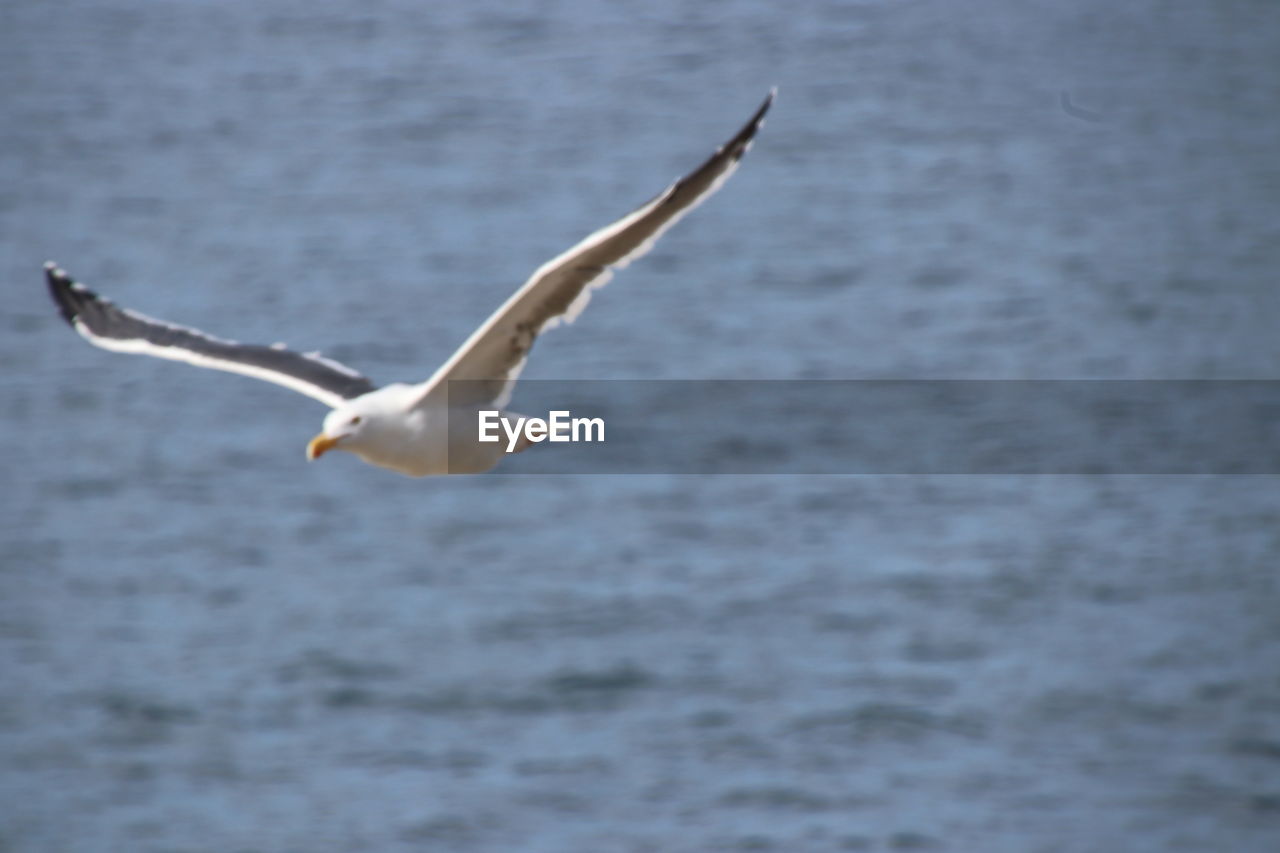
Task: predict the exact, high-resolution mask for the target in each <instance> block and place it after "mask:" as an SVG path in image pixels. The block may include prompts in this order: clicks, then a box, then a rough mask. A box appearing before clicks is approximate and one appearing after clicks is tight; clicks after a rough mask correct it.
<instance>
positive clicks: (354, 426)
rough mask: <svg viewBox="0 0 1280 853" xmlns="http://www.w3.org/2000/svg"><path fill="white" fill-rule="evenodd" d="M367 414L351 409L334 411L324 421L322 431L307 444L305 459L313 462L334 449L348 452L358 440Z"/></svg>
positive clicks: (366, 419)
mask: <svg viewBox="0 0 1280 853" xmlns="http://www.w3.org/2000/svg"><path fill="white" fill-rule="evenodd" d="M368 419H369V416H368V414H366V413H364V412H361V411H358V410H356V409H354V408H351V407H343V408H341V409H334V410H333V411H332V412H330V413H329V414H328V415H327V416H326V417H325V419H324V429H323V430H322V431H321V432H320V434H319V435H317V436H316V437H315V438H313V439H311V441H310V442H309V443H308V444H307V459H308V460H310V461H314V460H316V459H319V458H320V457H321V456H323V455H324V454H326V453H328V452H329V451H330V450H333V449H334V448H335V447H337V448H340V449H343V450H348V449H350V448H351V445H352V444H353V443H354V442H356V441H358V440H359V436H360V434H361V432H362V431H363V430H364V428H365V424H366V423H367V422H368Z"/></svg>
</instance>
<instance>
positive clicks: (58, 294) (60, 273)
mask: <svg viewBox="0 0 1280 853" xmlns="http://www.w3.org/2000/svg"><path fill="white" fill-rule="evenodd" d="M44 276H45V280H46V281H47V282H48V284H49V295H50V296H52V297H53V302H54V304H55V305H57V306H58V312H59V313H60V314H61V315H62V319H64V320H66V321H67V323H69V324H70V325H73V326H74V325H75V321H76V316H77V315H78V314H79V313H80V308H81V301H82V300H81V299H79V298H77V297H78V296H80V295H81V294H85V295H88V297H89V298H93V294H91V293H89V291H87V290H85V289H84V288H83V287H81V286H80V285H77V284H76V283H75V281H73V280H72V278H71V276H69V275H67V271H66V270H64V269H62V268H61V267H59V266H58V265H57V264H55V263H54V262H53V261H45V264H44Z"/></svg>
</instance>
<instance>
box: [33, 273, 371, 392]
mask: <svg viewBox="0 0 1280 853" xmlns="http://www.w3.org/2000/svg"><path fill="white" fill-rule="evenodd" d="M45 278H46V280H47V281H48V284H49V293H50V295H51V296H52V297H53V301H54V302H55V303H56V304H57V306H58V310H59V311H60V312H61V313H62V318H63V319H64V320H66V321H67V323H68V324H70V326H71V327H72V328H73V329H75V330H76V331H77V332H79V333H80V336H81V337H83V338H84V339H85V340H87V341H89V343H91V344H94V345H95V346H99V347H102V348H103V349H108V350H112V351H114V352H129V353H138V354H141V355H151V356H155V357H157V358H167V359H170V360H172V361H183V362H186V363H187V364H193V365H195V366H197V367H208V368H212V369H214V370H225V371H229V372H231V373H239V374H241V375H243V376H251V377H253V378H254V379H262V380H264V381H267V382H274V383H275V384H277V385H283V386H284V387H285V388H290V389H292V390H294V391H297V392H299V393H301V394H306V395H307V396H308V397H312V398H314V399H316V400H319V401H320V402H322V403H324V404H325V405H327V406H330V407H333V408H336V407H338V406H340V405H342V403H343V401H344V400H350V399H352V398H353V397H359V396H361V395H362V394H367V393H368V392H370V391H373V390H374V385H373V383H372V382H370V381H369V380H368V379H367V378H365V377H364V376H362V375H360V374H359V373H357V372H356V371H354V370H352V369H351V368H349V367H347V366H346V365H343V364H339V363H338V362H336V361H334V360H332V359H329V358H325V357H324V356H322V355H320V354H319V353H306V354H303V353H299V352H294V351H292V350H289V349H285V347H284V345H283V344H273V345H271V346H259V345H257V344H241V343H237V342H235V341H228V340H224V339H222V338H215V337H214V336H212V335H208V334H205V333H204V332H201V331H199V330H198V329H192V328H189V327H187V326H179V325H176V324H174V323H167V322H165V321H164V320H157V319H155V318H154V317H148V316H147V315H145V314H140V313H138V312H137V311H130V310H127V309H124V308H120V307H118V306H116V305H115V304H114V303H113V302H111V301H110V300H107V299H104V298H102V297H101V296H99V295H98V294H96V293H94V292H93V291H92V290H89V288H87V287H85V286H84V285H82V284H79V283H77V282H75V281H73V280H72V279H71V277H70V276H68V275H67V274H66V273H65V272H64V271H63V270H61V269H59V268H58V267H57V265H56V264H54V263H52V262H50V263H47V264H45Z"/></svg>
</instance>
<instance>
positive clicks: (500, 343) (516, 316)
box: [418, 89, 777, 408]
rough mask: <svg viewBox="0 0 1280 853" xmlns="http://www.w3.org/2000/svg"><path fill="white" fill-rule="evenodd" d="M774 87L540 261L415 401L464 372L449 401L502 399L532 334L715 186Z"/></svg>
mask: <svg viewBox="0 0 1280 853" xmlns="http://www.w3.org/2000/svg"><path fill="white" fill-rule="evenodd" d="M776 93H777V89H773V90H771V91H770V92H769V95H768V97H766V98H765V100H764V103H763V104H761V105H760V108H759V109H758V110H756V113H755V115H753V116H752V117H751V119H750V120H749V121H748V122H747V123H746V124H745V125H744V126H743V128H742V129H741V130H740V131H738V133H737V135H736V136H734V137H733V138H732V139H730V140H729V141H728V142H726V143H725V144H724V145H722V146H720V148H719V149H717V150H716V152H715V153H714V154H712V155H711V157H710V158H709V159H708V160H707V161H706V162H705V163H703V164H702V165H701V166H699V167H698V168H697V169H695V170H694V171H692V172H690V173H689V174H688V175H685V176H684V177H683V178H680V179H679V180H677V181H676V182H675V183H674V184H672V185H671V186H669V187H667V188H666V189H665V190H663V191H662V192H661V193H659V194H658V196H657V197H656V198H654V199H653V200H652V201H649V202H648V203H647V204H644V205H642V206H641V207H640V208H639V209H637V210H635V211H633V212H631V213H629V214H627V215H626V216H624V217H623V218H622V219H619V220H618V221H617V222H614V223H613V224H611V225H608V226H606V227H604V228H601V229H600V230H599V231H596V232H595V233H594V234H592V235H590V236H589V237H587V238H586V239H585V240H583V241H582V242H580V243H578V245H576V246H574V247H573V248H571V249H569V250H568V251H567V252H564V253H563V254H561V255H558V256H557V257H555V258H553V259H551V260H550V261H548V262H547V263H545V264H543V265H542V266H540V267H539V268H538V269H537V271H536V272H534V274H533V276H532V277H531V278H530V279H529V280H528V281H527V282H525V284H524V286H523V287H521V288H520V289H519V290H518V291H516V293H515V294H514V295H513V296H512V297H511V298H510V299H508V300H507V301H506V302H505V303H504V304H503V305H502V307H501V308H499V309H498V310H497V311H496V312H495V313H494V314H493V316H491V317H490V318H489V319H488V320H487V321H485V323H484V325H482V326H481V327H480V328H479V329H477V330H476V331H475V333H474V334H472V335H471V337H470V338H468V339H467V341H466V343H464V344H463V345H462V346H461V348H459V349H458V351H457V352H455V353H454V354H453V356H452V357H450V359H449V360H448V361H447V362H445V364H444V365H443V366H442V367H441V368H440V369H439V370H437V371H436V372H435V374H434V375H433V376H432V377H431V378H430V379H428V380H427V381H426V382H424V383H423V384H422V385H420V386H419V388H420V389H421V392H420V395H419V397H418V402H419V403H421V402H422V401H424V400H425V399H426V398H427V396H428V395H430V394H431V393H432V392H433V391H435V390H436V389H438V388H442V387H443V383H445V382H448V381H449V380H459V379H466V380H483V381H472V382H467V383H465V385H461V386H455V387H453V388H450V389H449V403H450V405H485V404H491V405H493V406H495V407H499V408H500V407H502V406H504V405H506V403H507V401H508V400H509V398H510V396H511V390H512V387H513V386H514V385H515V381H516V379H517V378H518V377H519V375H520V370H521V368H523V367H524V362H525V359H526V358H527V357H528V355H529V350H530V349H531V348H532V347H533V342H534V340H535V339H536V338H537V337H538V335H539V334H541V333H542V332H543V331H545V330H546V329H550V328H553V327H555V326H557V325H559V324H560V323H561V322H565V323H572V322H573V320H574V319H575V318H576V317H577V316H578V314H579V313H581V312H582V309H583V308H585V307H586V305H587V302H588V301H589V300H590V298H591V291H592V290H595V289H597V288H600V287H603V286H604V285H605V284H606V283H607V282H608V281H609V279H610V278H611V277H612V276H613V271H614V270H617V269H622V268H623V267H625V266H626V265H627V264H629V263H630V262H631V261H633V260H635V259H636V258H638V257H640V256H641V255H643V254H644V253H645V252H647V251H649V249H650V248H652V246H653V244H654V243H655V242H656V241H657V239H658V238H659V237H661V236H662V233H663V232H664V231H666V230H667V229H668V228H670V227H671V226H672V225H674V224H675V223H676V222H678V221H679V220H680V217H682V216H684V214H686V213H688V212H689V211H690V210H692V209H693V208H694V207H695V206H696V205H697V204H698V203H699V202H701V201H703V200H704V199H705V198H707V197H708V196H709V195H711V194H712V193H713V192H715V191H716V190H717V189H719V188H720V186H721V185H722V184H723V183H724V182H725V181H726V180H727V179H728V177H729V176H730V175H732V174H733V172H734V170H735V169H737V168H738V163H739V161H740V160H741V159H742V155H743V154H745V153H747V149H748V148H750V147H751V141H752V139H754V138H755V135H756V132H757V131H758V130H759V129H760V125H761V124H763V122H764V115H765V113H766V112H768V110H769V105H770V104H772V103H773V98H774V95H775V94H776Z"/></svg>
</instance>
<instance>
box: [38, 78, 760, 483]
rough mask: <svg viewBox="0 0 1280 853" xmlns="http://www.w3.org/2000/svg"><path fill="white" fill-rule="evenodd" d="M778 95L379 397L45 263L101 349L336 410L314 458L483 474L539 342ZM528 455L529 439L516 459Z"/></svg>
mask: <svg viewBox="0 0 1280 853" xmlns="http://www.w3.org/2000/svg"><path fill="white" fill-rule="evenodd" d="M776 94H777V88H776V87H775V88H773V89H771V90H770V91H769V94H768V96H767V97H766V98H765V99H764V103H762V104H761V105H760V107H759V108H758V109H757V110H756V112H755V114H754V115H752V116H751V118H750V120H748V121H747V123H746V124H745V125H743V127H742V129H741V130H739V131H738V133H737V134H736V135H735V136H734V137H733V138H732V139H730V140H729V141H728V142H726V143H725V144H724V145H722V146H720V147H719V148H718V149H716V152H715V153H714V154H712V155H711V156H710V157H709V158H708V159H707V160H706V161H705V162H704V163H703V164H702V165H700V166H699V167H698V168H696V169H694V170H693V171H692V172H690V173H689V174H687V175H685V176H684V177H682V178H679V179H678V180H676V182H675V183H673V184H671V185H670V186H669V187H667V188H666V189H665V190H663V191H662V192H661V193H659V194H658V195H657V196H656V197H654V198H653V199H652V200H650V201H648V202H647V203H645V204H643V205H641V206H640V207H639V208H637V209H635V210H633V211H632V212H631V213H628V214H627V215H626V216H624V217H622V218H621V219H619V220H617V221H616V222H613V223H611V224H609V225H606V226H605V227H604V228H601V229H600V230H598V231H596V232H594V233H592V234H591V235H589V236H588V237H586V238H585V239H584V240H582V241H581V242H579V243H578V244H577V245H576V246H574V247H573V248H571V249H569V250H567V251H565V252H563V253H561V254H560V255H557V256H556V257H554V258H552V259H551V260H549V261H547V262H546V263H545V264H543V265H542V266H540V267H538V269H537V270H535V271H534V273H533V275H532V276H530V277H529V280H528V281H526V282H525V283H524V285H523V286H522V287H521V288H520V289H519V290H517V291H516V292H515V293H514V294H513V295H512V296H511V298H509V299H508V300H507V301H506V302H504V303H503V304H502V306H501V307H500V308H498V310H497V311H495V312H494V313H493V314H492V315H491V316H490V317H489V319H488V320H486V321H485V322H484V324H483V325H481V326H480V327H479V328H478V329H476V331H475V332H473V333H472V335H471V337H469V338H467V340H466V342H464V343H463V344H462V346H461V347H459V348H458V350H457V351H456V352H455V353H454V354H453V355H452V356H450V358H449V359H448V361H446V362H445V363H444V364H443V365H442V366H441V367H440V368H439V369H438V370H436V372H435V373H434V374H433V375H432V376H431V378H430V379H428V380H427V381H425V382H422V383H419V384H416V385H411V384H405V383H394V384H391V385H386V386H384V387H382V388H378V387H376V386H375V385H374V384H373V383H372V382H371V381H370V380H369V379H368V378H367V377H365V376H363V375H362V374H360V373H359V372H357V371H355V370H352V369H351V368H349V367H347V366H345V365H343V364H339V363H338V362H336V361H333V360H332V359H328V358H325V357H324V356H322V355H320V354H319V353H318V352H312V353H299V352H294V351H292V350H289V349H286V348H285V347H284V345H283V344H274V345H271V346H262V345H257V344H242V343H238V342H236V341H230V340H225V339H223V338H217V337H214V336H213V335H209V334H206V333H204V332H201V331H199V330H197V329H193V328H190V327H187V326H180V325H176V324H174V323H169V322H166V321H163V320H157V319H155V318H153V317H148V316H146V315H145V314H141V313H138V312H136V311H130V310H128V309H124V308H120V307H117V306H116V305H115V304H114V303H112V302H111V301H109V300H107V299H105V298H103V297H101V296H99V295H98V294H96V293H94V292H93V291H91V290H89V289H88V288H87V287H85V286H84V285H83V284H80V283H78V282H76V281H75V280H73V279H72V278H71V277H70V276H69V275H68V274H67V273H66V272H65V271H64V270H62V269H61V268H60V267H58V265H57V264H55V263H53V262H52V261H51V262H49V263H46V264H45V278H46V280H47V282H48V285H49V292H50V294H51V295H52V297H53V301H54V302H55V303H56V304H57V306H58V309H59V311H60V312H61V314H62V317H63V319H64V320H66V321H67V323H69V324H70V325H71V327H72V328H73V329H75V331H76V332H78V333H79V334H80V336H81V337H83V338H85V339H86V340H87V341H89V343H91V344H94V345H95V346H99V347H102V348H103V349H107V350H113V351H115V352H126V353H140V354H143V355H150V356H156V357H158V358H167V359H171V360H173V361H183V362H186V363H187V364H193V365H196V366H197V367H208V368H212V369H215V370H224V371H230V372H232V373H239V374H242V375H244V376H251V377H253V378H255V379H262V380H265V381H267V382H274V383H275V384H277V385H282V386H284V387H285V388H291V389H293V390H294V391H297V392H299V393H302V394H305V395H307V396H308V397H312V398H314V399H316V400H319V401H320V402H321V403H324V404H325V405H326V406H329V407H330V408H331V409H332V411H330V412H329V413H328V415H327V416H326V417H325V419H324V425H323V429H322V431H321V432H320V434H319V435H317V436H316V437H315V438H313V439H311V441H310V443H308V444H307V454H306V455H307V459H309V460H315V459H318V458H320V457H321V456H322V455H324V454H325V453H327V452H328V451H330V450H344V451H348V452H351V453H354V454H356V455H357V456H359V457H360V458H361V459H363V460H364V461H365V462H368V463H370V464H372V465H377V466H380V467H383V468H388V469H390V470H392V471H396V472H398V473H401V474H405V475H408V476H411V477H423V476H429V475H441V474H476V473H481V472H484V471H488V470H490V469H491V468H493V467H494V466H495V465H497V464H498V462H500V461H501V460H502V458H503V457H504V456H505V454H506V452H507V446H506V445H505V444H504V443H503V442H496V443H492V442H481V441H479V440H478V433H477V430H476V415H477V413H478V412H480V411H483V410H491V411H499V412H501V411H502V410H503V408H504V407H505V406H506V405H507V403H508V402H509V400H510V398H511V392H512V389H513V386H514V385H515V382H516V379H517V378H518V377H519V375H520V371H521V370H522V369H523V367H524V363H525V360H526V359H527V358H528V355H529V350H530V349H531V348H532V347H533V342H534V340H536V339H537V337H538V335H539V334H541V333H542V332H543V331H545V330H547V329H550V328H553V327H555V326H557V325H559V324H560V323H562V322H563V323H572V322H573V321H574V319H575V318H576V317H577V316H578V314H580V313H581V312H582V309H583V308H585V307H586V305H587V302H588V300H589V299H590V298H591V293H592V291H593V290H596V289H598V288H600V287H603V286H604V285H605V284H606V283H607V282H608V281H609V279H610V278H612V276H613V272H614V270H619V269H622V268H623V267H625V266H626V265H627V264H629V263H630V262H631V261H633V260H635V259H636V258H638V257H640V256H641V255H643V254H644V253H645V252H647V251H649V249H650V248H652V246H653V244H654V243H655V242H656V241H657V239H658V238H659V237H660V236H662V234H663V232H665V231H666V230H667V229H668V228H670V227H671V226H672V225H674V224H675V223H676V222H677V221H679V220H680V218H681V217H682V216H684V215H685V214H686V213H688V212H689V211H690V210H692V209H693V208H694V207H695V206H697V205H698V204H699V203H700V202H702V201H703V200H704V199H706V198H707V197H708V196H710V195H711V194H712V193H714V192H715V191H716V190H717V189H719V188H720V187H721V186H722V185H723V184H724V182H725V181H726V180H727V179H728V178H729V176H730V175H732V174H733V173H734V171H735V170H736V169H737V168H738V165H739V163H740V161H741V160H742V155H743V154H745V153H746V152H747V150H748V149H749V148H750V147H751V143H752V140H753V139H755V136H756V133H757V131H759V130H760V126H761V125H762V124H763V123H764V116H765V113H766V112H768V111H769V106H770V105H771V104H772V103H773V99H774V96H775V95H776ZM460 380H466V381H460ZM527 446H528V442H527V441H524V442H522V443H521V444H520V445H518V446H516V447H514V448H513V449H514V450H523V449H525V447H527Z"/></svg>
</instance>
